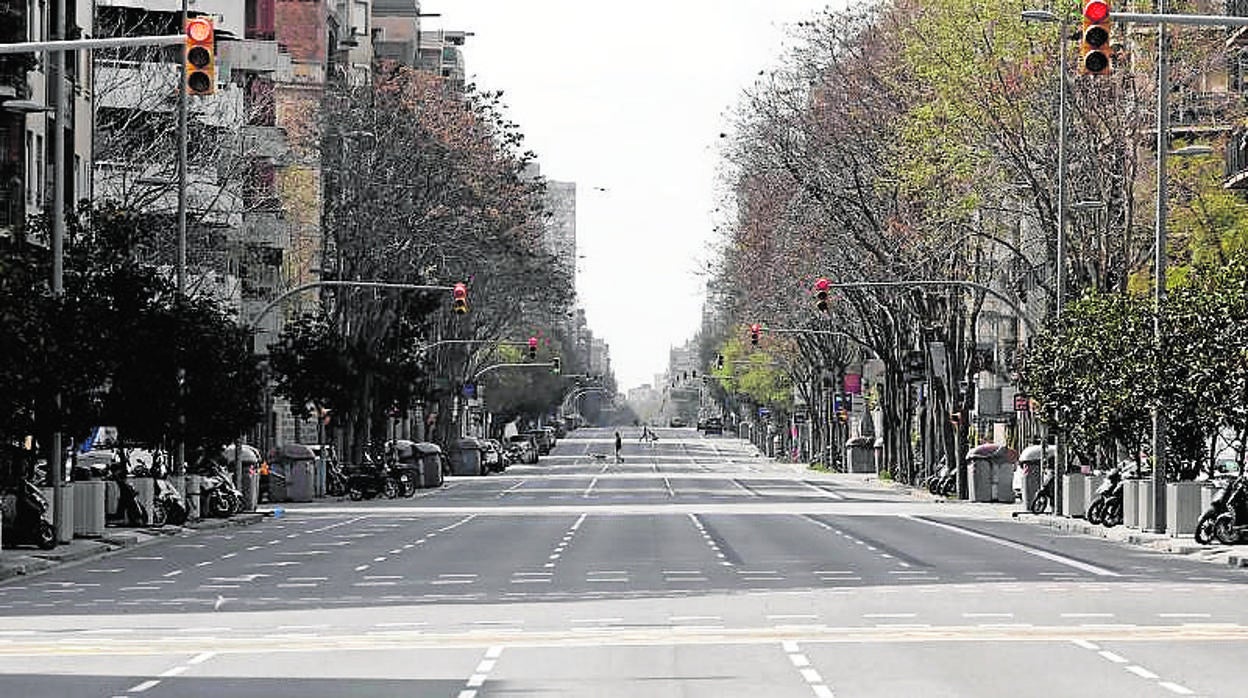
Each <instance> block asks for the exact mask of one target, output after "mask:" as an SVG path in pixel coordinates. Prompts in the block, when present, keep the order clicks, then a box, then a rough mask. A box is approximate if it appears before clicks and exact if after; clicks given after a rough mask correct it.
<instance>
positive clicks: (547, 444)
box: [524, 429, 554, 456]
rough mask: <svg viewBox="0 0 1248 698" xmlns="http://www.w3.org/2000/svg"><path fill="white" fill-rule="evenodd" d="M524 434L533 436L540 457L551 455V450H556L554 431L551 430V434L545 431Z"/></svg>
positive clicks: (531, 430)
mask: <svg viewBox="0 0 1248 698" xmlns="http://www.w3.org/2000/svg"><path fill="white" fill-rule="evenodd" d="M524 433H525V434H528V435H530V436H532V437H533V440H534V441H535V442H536V443H537V454H538V455H539V456H544V455H546V454H548V453H550V449H552V448H554V443H553V440H554V430H553V429H551V430H550V431H549V432H548V431H546V430H545V429H530V430H528V431H526V432H524Z"/></svg>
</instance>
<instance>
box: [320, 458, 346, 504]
mask: <svg viewBox="0 0 1248 698" xmlns="http://www.w3.org/2000/svg"><path fill="white" fill-rule="evenodd" d="M325 494H328V495H329V496H331V497H342V496H345V495H346V494H347V475H346V473H344V472H343V471H342V466H341V465H339V464H338V461H336V460H328V461H326V462H325Z"/></svg>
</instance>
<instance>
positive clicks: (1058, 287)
mask: <svg viewBox="0 0 1248 698" xmlns="http://www.w3.org/2000/svg"><path fill="white" fill-rule="evenodd" d="M1023 19H1024V20H1025V21H1032V22H1053V23H1056V24H1057V25H1058V30H1057V32H1058V33H1057V55H1058V63H1057V65H1058V68H1057V72H1058V81H1057V82H1058V87H1057V92H1058V98H1057V245H1056V247H1057V249H1056V255H1057V259H1056V260H1055V261H1054V265H1053V274H1054V276H1056V277H1057V279H1056V283H1055V284H1054V287H1055V292H1056V308H1055V310H1054V314H1055V315H1056V317H1057V318H1058V320H1060V319H1061V317H1062V306H1064V305H1066V145H1067V143H1066V142H1067V140H1068V138H1067V130H1066V38H1067V35H1068V32H1069V29H1068V27H1069V26H1070V24H1069V22H1068V21H1067V19H1066V16H1065V15H1062V16H1061V17H1058V16H1057V15H1055V14H1053V13H1052V12H1049V11H1047V10H1024V11H1023ZM1055 445H1056V446H1057V462H1056V463H1055V464H1054V465H1055V470H1056V472H1055V474H1054V477H1053V513H1054V514H1056V515H1058V516H1061V515H1062V475H1063V474H1065V472H1066V438H1065V436H1064V434H1063V432H1062V429H1061V427H1060V426H1059V427H1058V430H1057V437H1056V444H1055Z"/></svg>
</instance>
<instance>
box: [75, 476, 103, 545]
mask: <svg viewBox="0 0 1248 698" xmlns="http://www.w3.org/2000/svg"><path fill="white" fill-rule="evenodd" d="M102 535H104V481H103V480H83V481H81V482H75V483H74V536H76V537H79V538H99V537H100V536H102Z"/></svg>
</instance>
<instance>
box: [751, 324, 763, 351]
mask: <svg viewBox="0 0 1248 698" xmlns="http://www.w3.org/2000/svg"><path fill="white" fill-rule="evenodd" d="M762 331H763V328H762V327H760V326H759V324H758V323H754V324H753V325H750V344H751V345H753V346H758V333H759V332H762Z"/></svg>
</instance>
